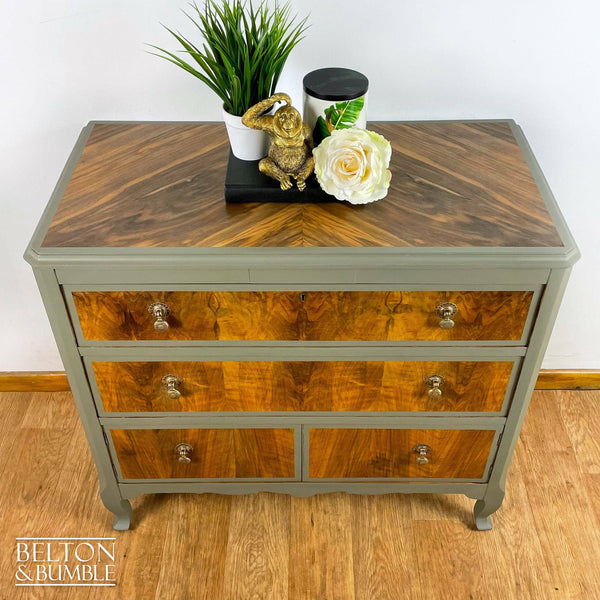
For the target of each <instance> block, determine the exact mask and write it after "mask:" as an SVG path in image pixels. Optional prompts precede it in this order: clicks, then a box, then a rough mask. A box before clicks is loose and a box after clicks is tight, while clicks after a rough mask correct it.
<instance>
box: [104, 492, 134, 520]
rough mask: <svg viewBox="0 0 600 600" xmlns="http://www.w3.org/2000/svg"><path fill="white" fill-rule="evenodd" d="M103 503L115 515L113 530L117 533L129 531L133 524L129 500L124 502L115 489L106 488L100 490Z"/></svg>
mask: <svg viewBox="0 0 600 600" xmlns="http://www.w3.org/2000/svg"><path fill="white" fill-rule="evenodd" d="M100 498H101V499H102V503H103V504H104V506H106V508H107V509H108V510H110V512H111V513H113V514H114V515H115V519H114V521H113V529H116V530H117V531H127V529H129V525H130V524H131V513H132V511H131V504H130V502H129V500H123V499H122V498H121V496H120V494H119V493H118V491H116V490H115V489H111V487H105V488H104V489H101V490H100Z"/></svg>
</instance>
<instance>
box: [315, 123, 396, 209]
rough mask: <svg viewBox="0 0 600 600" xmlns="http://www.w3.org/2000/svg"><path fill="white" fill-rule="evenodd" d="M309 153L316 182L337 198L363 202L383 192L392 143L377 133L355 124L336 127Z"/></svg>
mask: <svg viewBox="0 0 600 600" xmlns="http://www.w3.org/2000/svg"><path fill="white" fill-rule="evenodd" d="M313 156H314V158H315V174H316V175H317V180H318V181H319V185H320V186H321V188H322V189H323V191H324V192H326V193H328V194H331V195H332V196H335V197H336V198H337V199H338V200H347V201H348V202H351V203H352V204H367V203H368V202H374V201H375V200H381V199H382V198H385V196H386V195H387V190H388V187H389V185H390V179H391V178H392V174H391V173H390V171H389V170H388V167H389V165H390V158H391V156H392V147H391V145H390V143H389V142H388V141H387V140H386V139H385V138H384V137H383V136H381V135H379V134H378V133H375V132H374V131H367V130H366V129H359V128H357V127H353V128H351V129H336V130H334V131H332V132H331V135H330V136H329V137H326V138H325V139H324V140H323V141H322V142H321V143H320V144H319V146H318V147H317V148H315V149H314V150H313Z"/></svg>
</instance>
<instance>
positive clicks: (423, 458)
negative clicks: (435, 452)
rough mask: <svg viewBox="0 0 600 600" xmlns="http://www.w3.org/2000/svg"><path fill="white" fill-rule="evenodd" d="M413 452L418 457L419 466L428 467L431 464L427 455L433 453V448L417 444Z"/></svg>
mask: <svg viewBox="0 0 600 600" xmlns="http://www.w3.org/2000/svg"><path fill="white" fill-rule="evenodd" d="M413 452H414V453H415V454H416V455H417V459H416V460H417V464H418V465H426V464H427V463H428V462H429V459H428V458H427V455H428V454H429V453H430V452H431V448H430V447H429V446H428V445H427V444H417V445H416V446H415V447H414V448H413Z"/></svg>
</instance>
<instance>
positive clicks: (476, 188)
mask: <svg viewBox="0 0 600 600" xmlns="http://www.w3.org/2000/svg"><path fill="white" fill-rule="evenodd" d="M369 127H370V128H371V129H373V130H375V131H378V132H379V133H381V134H383V135H384V136H385V137H386V138H387V139H389V140H390V142H391V144H392V149H393V153H392V162H391V165H390V169H391V171H392V182H391V186H390V190H389V194H388V196H387V197H386V198H385V199H384V200H381V201H379V202H375V203H373V204H369V205H365V206H351V205H349V204H347V203H342V202H330V203H321V204H304V203H289V204H288V203H247V204H243V203H242V204H226V203H225V201H224V195H223V189H224V180H225V169H226V164H227V156H228V152H229V145H228V142H227V136H226V133H225V128H224V126H223V125H221V124H182V123H142V124H125V123H100V124H95V125H94V126H93V129H92V131H91V134H90V136H89V138H88V140H87V143H86V145H85V148H84V149H83V152H82V154H81V156H80V158H79V160H78V162H77V164H76V167H75V169H74V171H73V174H72V176H71V179H70V181H69V183H68V185H67V188H66V190H65V192H64V195H63V197H62V200H61V201H60V204H59V206H58V209H57V211H56V214H55V215H54V217H53V219H52V222H51V224H50V227H49V229H48V231H47V233H46V236H45V239H44V241H43V243H42V246H43V247H63V248H65V247H225V246H229V247H235V246H244V247H261V246H262V247H267V246H270V247H298V246H305V247H306V246H312V247H361V246H392V247H394V246H396V247H411V246H412V247H427V246H434V247H435V246H438V247H439V246H442V247H465V246H481V247H511V246H512V247H523V246H524V247H559V246H562V245H563V244H562V242H561V238H560V236H559V234H558V232H557V231H556V229H555V227H554V225H553V223H552V219H551V218H550V215H549V214H548V211H547V209H546V206H545V204H544V201H543V199H542V197H541V195H540V192H539V190H538V188H537V186H536V183H535V181H534V179H533V176H532V175H531V173H530V170H529V168H528V166H527V163H526V161H525V159H524V156H523V153H522V152H521V148H520V147H519V145H518V144H517V142H516V140H515V137H514V136H513V133H512V130H511V127H510V124H509V123H508V122H470V123H469V122H466V123H456V122H430V123H427V122H421V123H378V124H370V125H369Z"/></svg>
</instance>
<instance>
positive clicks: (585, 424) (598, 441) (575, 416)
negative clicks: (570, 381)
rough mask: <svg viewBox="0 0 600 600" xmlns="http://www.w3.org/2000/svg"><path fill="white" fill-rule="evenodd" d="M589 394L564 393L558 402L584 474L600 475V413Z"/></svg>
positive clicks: (558, 398) (576, 457)
mask: <svg viewBox="0 0 600 600" xmlns="http://www.w3.org/2000/svg"><path fill="white" fill-rule="evenodd" d="M588 398H589V395H588V394H581V393H579V392H563V393H562V394H560V396H558V397H557V399H556V402H557V405H558V408H559V410H560V414H561V417H562V420H563V422H564V424H565V429H566V431H567V435H568V436H569V440H570V441H571V444H572V446H573V452H574V453H575V459H576V460H577V464H578V465H579V469H580V470H581V472H582V473H593V474H600V436H599V435H598V432H600V413H599V412H598V407H597V406H594V405H593V404H591V403H590V402H589V400H588Z"/></svg>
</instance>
